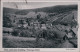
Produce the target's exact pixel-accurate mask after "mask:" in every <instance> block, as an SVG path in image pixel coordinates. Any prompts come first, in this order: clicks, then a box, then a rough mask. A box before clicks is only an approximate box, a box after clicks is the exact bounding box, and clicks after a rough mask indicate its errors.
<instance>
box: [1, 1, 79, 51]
mask: <svg viewBox="0 0 80 52" xmlns="http://www.w3.org/2000/svg"><path fill="white" fill-rule="evenodd" d="M3 2H25V0H2V1H1V15H0V16H1V18H0V21H1V22H0V30H1V31H0V34H2V17H3V16H2V15H3V8H2V7H3ZM27 2H77V3H78V23H80V21H79V19H80V17H79V16H80V15H79V14H80V9H79V8H80V2H79V1H78V0H67V1H64V0H58V1H55V0H51V1H49V0H47V1H45V0H43V1H41V0H36V1H33V0H27ZM79 26H80V25H79ZM79 34H80V29H79V28H78V48H2V35H0V37H1V38H0V51H2V50H4V49H25V50H26V49H40V52H53V51H55V52H58V51H59V52H79V51H80V50H79V48H80V41H79V38H80V36H79ZM72 49H73V50H72ZM26 51H27V50H26ZM34 52H36V51H34Z"/></svg>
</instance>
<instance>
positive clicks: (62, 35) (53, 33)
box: [3, 10, 78, 48]
mask: <svg viewBox="0 0 80 52" xmlns="http://www.w3.org/2000/svg"><path fill="white" fill-rule="evenodd" d="M77 21H78V20H77V10H72V11H66V12H62V13H57V12H53V13H47V12H35V11H30V12H28V13H27V14H26V15H21V14H15V13H5V14H4V15H3V43H4V44H3V47H5V48H11V47H12V48H16V47H18V48H20V47H21V48H22V47H23V48H64V47H65V48H77V38H78V34H77V33H78V22H77ZM6 43H7V44H8V45H6ZM11 43H12V44H11ZM9 44H10V45H9ZM13 45H14V46H13ZM55 45H56V46H55Z"/></svg>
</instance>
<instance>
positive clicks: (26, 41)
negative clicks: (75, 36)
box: [3, 36, 76, 48]
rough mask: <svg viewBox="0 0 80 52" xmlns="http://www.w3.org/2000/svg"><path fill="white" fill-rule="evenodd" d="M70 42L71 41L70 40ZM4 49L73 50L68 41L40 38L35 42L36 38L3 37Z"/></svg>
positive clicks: (72, 44) (71, 44) (72, 45)
mask: <svg viewBox="0 0 80 52" xmlns="http://www.w3.org/2000/svg"><path fill="white" fill-rule="evenodd" d="M71 41H72V40H71ZM75 41H76V40H75ZM3 47H4V48H64V47H65V48H73V47H74V43H70V42H69V41H68V40H66V41H63V42H60V41H59V40H45V39H43V38H40V39H39V41H38V42H36V38H31V37H16V36H3Z"/></svg>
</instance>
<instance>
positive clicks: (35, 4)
mask: <svg viewBox="0 0 80 52" xmlns="http://www.w3.org/2000/svg"><path fill="white" fill-rule="evenodd" d="M73 4H77V3H76V2H27V4H26V2H4V3H3V7H7V8H17V7H18V9H35V8H42V7H49V6H55V5H73Z"/></svg>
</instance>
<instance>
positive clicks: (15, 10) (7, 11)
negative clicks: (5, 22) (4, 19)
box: [3, 7, 19, 14]
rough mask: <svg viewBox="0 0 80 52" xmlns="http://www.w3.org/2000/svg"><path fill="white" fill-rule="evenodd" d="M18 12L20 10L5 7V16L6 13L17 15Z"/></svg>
mask: <svg viewBox="0 0 80 52" xmlns="http://www.w3.org/2000/svg"><path fill="white" fill-rule="evenodd" d="M17 11H19V9H13V8H6V7H3V14H5V13H12V14H13V13H15V12H17Z"/></svg>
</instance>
